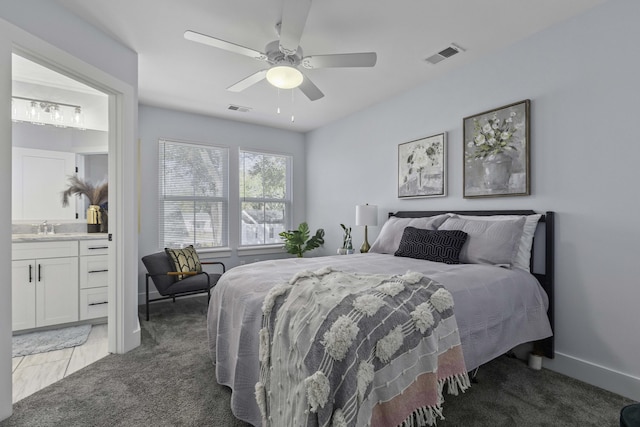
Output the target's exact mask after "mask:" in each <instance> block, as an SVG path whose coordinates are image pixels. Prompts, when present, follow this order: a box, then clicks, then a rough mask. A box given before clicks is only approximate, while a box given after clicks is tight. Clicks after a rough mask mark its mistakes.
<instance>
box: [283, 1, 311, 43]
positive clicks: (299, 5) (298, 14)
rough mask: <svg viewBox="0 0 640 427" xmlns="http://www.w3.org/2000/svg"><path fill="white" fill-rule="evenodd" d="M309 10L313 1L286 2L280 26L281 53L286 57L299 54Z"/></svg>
mask: <svg viewBox="0 0 640 427" xmlns="http://www.w3.org/2000/svg"><path fill="white" fill-rule="evenodd" d="M309 9H311V0H284V5H283V7H282V21H281V24H280V51H281V52H282V53H284V54H285V55H295V53H296V52H297V50H298V46H299V45H300V39H301V38H302V31H303V30H304V25H305V24H306V23H307V16H309Z"/></svg>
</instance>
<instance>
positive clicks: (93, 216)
mask: <svg viewBox="0 0 640 427" xmlns="http://www.w3.org/2000/svg"><path fill="white" fill-rule="evenodd" d="M100 223H101V221H100V206H98V205H89V209H87V233H99V232H100Z"/></svg>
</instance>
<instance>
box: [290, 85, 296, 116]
mask: <svg viewBox="0 0 640 427" xmlns="http://www.w3.org/2000/svg"><path fill="white" fill-rule="evenodd" d="M293 95H294V89H291V123H293V122H295V121H296V119H295V117H294V116H293Z"/></svg>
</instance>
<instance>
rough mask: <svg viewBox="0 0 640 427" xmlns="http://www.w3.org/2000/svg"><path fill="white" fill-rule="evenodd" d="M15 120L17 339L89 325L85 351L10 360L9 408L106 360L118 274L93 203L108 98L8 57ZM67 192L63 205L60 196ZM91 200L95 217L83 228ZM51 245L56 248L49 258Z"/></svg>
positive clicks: (105, 144) (103, 216)
mask: <svg viewBox="0 0 640 427" xmlns="http://www.w3.org/2000/svg"><path fill="white" fill-rule="evenodd" d="M11 116H12V122H13V124H12V166H13V168H12V169H13V182H12V237H13V238H12V240H13V248H14V250H13V251H12V253H13V255H12V277H13V279H12V281H13V286H12V289H13V290H12V295H13V297H12V313H13V316H12V317H13V319H12V324H13V325H12V327H13V331H14V335H20V337H21V338H22V340H21V341H24V338H25V337H27V336H29V334H31V335H33V333H38V334H39V335H41V334H49V335H52V336H55V335H56V334H58V331H60V330H62V329H64V330H69V327H72V328H74V330H75V329H83V331H84V330H85V329H86V328H89V331H88V332H87V333H86V341H85V342H84V343H83V344H82V345H79V346H71V347H66V348H62V349H57V350H53V351H48V352H42V353H36V354H30V355H17V356H16V357H13V358H12V377H13V403H15V402H16V401H18V400H20V399H22V398H24V397H26V396H28V395H30V394H32V393H33V392H35V391H37V390H39V389H41V388H43V387H46V386H48V385H49V384H51V383H53V382H55V381H58V380H60V379H62V378H64V377H65V376H67V375H70V374H71V373H73V372H75V371H77V370H78V369H81V368H82V367H84V366H87V365H88V364H90V363H92V362H94V361H96V360H98V359H100V358H102V357H104V356H106V355H107V354H108V342H109V339H108V338H109V337H108V329H109V328H108V326H107V319H108V305H109V303H111V301H110V300H109V298H108V295H109V294H110V292H108V287H110V286H111V287H113V283H111V281H112V280H113V277H114V275H113V274H109V272H108V270H109V268H108V266H109V264H110V262H109V260H108V258H109V255H108V249H106V248H108V246H109V244H108V241H109V239H108V221H107V218H108V197H105V195H104V194H99V196H101V197H102V199H101V200H100V201H96V200H94V199H95V197H94V196H96V195H97V194H98V189H101V188H106V189H108V170H109V96H108V95H107V94H105V93H103V92H100V91H99V90H96V89H94V88H92V87H89V86H87V85H85V84H83V83H81V82H79V81H77V80H74V79H72V78H70V77H67V76H65V75H63V74H61V73H59V72H57V71H55V70H53V69H51V68H48V67H46V66H44V65H41V64H39V63H37V62H35V61H32V60H30V59H28V58H26V57H24V56H21V55H19V54H17V53H13V54H12V111H11ZM69 189H73V190H74V191H71V192H70V193H69V194H67V196H70V197H68V198H67V201H68V202H69V203H67V205H69V206H66V207H65V206H64V205H63V203H62V200H61V199H62V198H61V194H63V193H64V192H65V190H69ZM107 194H108V193H107ZM96 197H97V196H96ZM103 199H104V200H103ZM94 203H98V204H99V206H100V209H101V210H100V211H99V221H97V222H98V223H97V224H94V225H93V228H91V229H89V227H90V226H89V225H88V222H90V218H87V208H88V206H89V204H94ZM96 226H97V227H98V228H96ZM88 231H92V233H88ZM59 245H62V246H59ZM47 246H52V247H55V249H52V250H49V253H48V252H47V251H48V249H47ZM58 246H59V247H58ZM61 247H64V248H67V249H62V251H63V252H64V251H65V250H68V251H69V252H68V253H61V252H60V251H61V249H60V248H61ZM43 248H44V249H43ZM34 251H35V252H34ZM43 251H44V252H43ZM63 255H64V256H63ZM43 265H44V266H45V267H44V271H45V273H43V275H44V280H41V276H40V273H41V267H42V266H43ZM53 265H55V267H53ZM54 268H55V269H54ZM47 269H49V271H50V272H53V273H51V274H50V275H49V276H47V274H46V271H47ZM36 270H37V275H36V274H35V273H33V272H35V271H36ZM56 273H57V274H56ZM23 276H24V277H23ZM50 276H59V277H63V279H62V280H55V277H54V278H53V279H51V277H50ZM47 277H49V278H48V280H47ZM110 278H111V279H110ZM22 279H24V280H22ZM22 282H24V283H22ZM85 327H86V328H85ZM54 346H55V343H54ZM14 350H16V348H15V346H14ZM22 350H23V352H24V351H27V352H28V351H29V350H28V349H26V350H25V349H22Z"/></svg>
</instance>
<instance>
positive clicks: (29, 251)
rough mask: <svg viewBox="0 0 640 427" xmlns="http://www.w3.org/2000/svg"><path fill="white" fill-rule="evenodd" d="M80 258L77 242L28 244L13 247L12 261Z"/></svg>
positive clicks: (63, 241) (62, 241)
mask: <svg viewBox="0 0 640 427" xmlns="http://www.w3.org/2000/svg"><path fill="white" fill-rule="evenodd" d="M71 256H78V241H77V240H61V241H55V242H27V243H13V244H12V245H11V259H13V260H18V259H42V258H61V257H71Z"/></svg>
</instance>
